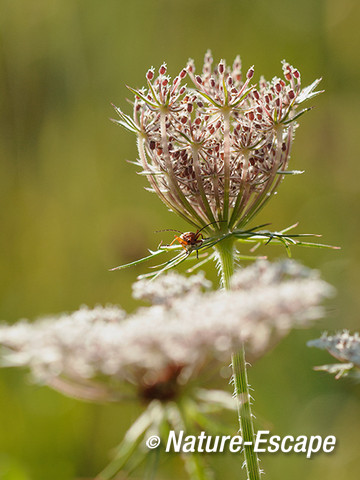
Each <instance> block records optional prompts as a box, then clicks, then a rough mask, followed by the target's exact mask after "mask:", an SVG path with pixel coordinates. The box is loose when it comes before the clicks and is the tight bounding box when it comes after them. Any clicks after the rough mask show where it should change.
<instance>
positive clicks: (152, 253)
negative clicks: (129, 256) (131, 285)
mask: <svg viewBox="0 0 360 480" xmlns="http://www.w3.org/2000/svg"><path fill="white" fill-rule="evenodd" d="M165 251H166V250H156V252H151V250H150V252H151V255H148V256H147V257H144V258H140V260H135V261H134V262H130V263H126V264H125V265H119V266H118V267H114V268H110V269H109V271H110V272H113V271H114V270H123V269H124V268H128V267H133V266H134V265H138V264H139V263H143V262H147V261H148V260H150V259H151V258H154V257H156V256H157V255H160V254H162V253H164V252H165Z"/></svg>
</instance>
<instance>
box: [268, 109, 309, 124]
mask: <svg viewBox="0 0 360 480" xmlns="http://www.w3.org/2000/svg"><path fill="white" fill-rule="evenodd" d="M313 108H314V107H308V108H304V110H301V112H299V113H297V114H296V115H295V116H294V117H292V118H290V120H286V122H283V124H284V125H288V124H289V123H292V122H295V120H297V119H298V118H299V117H301V115H304V113H306V112H308V111H309V110H312V109H313ZM275 111H276V110H275Z"/></svg>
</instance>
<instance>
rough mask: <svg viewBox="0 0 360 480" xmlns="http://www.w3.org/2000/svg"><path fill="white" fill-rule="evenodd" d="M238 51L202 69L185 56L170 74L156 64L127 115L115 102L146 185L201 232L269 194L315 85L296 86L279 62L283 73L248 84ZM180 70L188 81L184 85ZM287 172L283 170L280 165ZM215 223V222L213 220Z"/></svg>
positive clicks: (239, 218) (240, 217)
mask: <svg viewBox="0 0 360 480" xmlns="http://www.w3.org/2000/svg"><path fill="white" fill-rule="evenodd" d="M253 76H254V68H253V67H250V68H249V69H248V71H247V72H246V73H245V74H243V73H242V68H241V62H240V58H239V57H236V59H235V61H234V63H233V65H232V66H228V65H227V64H226V62H225V60H221V61H220V62H219V64H217V65H215V64H214V62H213V58H212V55H211V52H207V53H206V55H205V61H204V65H203V69H202V72H201V73H199V74H197V73H196V72H195V66H194V62H193V61H192V60H190V61H189V62H188V64H187V67H186V68H184V69H182V70H181V72H180V73H179V75H178V76H176V77H175V79H174V80H171V78H170V77H169V76H168V75H167V68H166V65H165V64H163V65H162V66H161V67H160V69H159V71H158V73H157V74H156V73H155V70H154V69H153V68H152V69H150V70H149V71H148V72H147V74H146V81H147V86H146V87H144V88H142V89H140V90H134V89H132V88H130V90H131V91H132V92H133V93H134V95H135V99H134V111H133V116H132V117H130V116H128V115H126V114H124V113H123V112H122V111H121V110H120V109H119V108H117V107H115V109H116V111H117V113H118V114H119V116H120V120H115V121H116V122H117V123H118V124H119V125H121V126H123V127H125V128H127V129H128V130H130V131H132V132H134V133H136V134H137V138H138V150H139V161H138V165H140V166H141V168H142V171H143V172H142V173H143V174H144V175H146V176H147V178H148V180H149V182H150V184H151V189H152V190H153V191H154V192H156V194H157V195H158V196H159V198H160V199H161V200H162V201H163V202H164V203H165V204H166V205H167V206H168V207H169V208H170V209H171V210H172V211H174V212H176V213H178V214H179V215H180V216H181V217H182V218H184V219H185V220H186V221H187V222H189V223H191V224H193V225H196V226H198V227H199V228H200V227H204V226H205V225H207V224H209V223H211V222H212V225H211V226H209V227H207V229H208V231H211V230H215V231H223V232H224V231H233V230H234V229H235V228H241V227H243V226H244V225H246V224H247V222H248V221H249V220H250V219H252V218H253V216H254V215H255V214H256V213H257V212H258V211H259V210H260V209H261V208H262V206H263V205H264V203H265V202H266V201H267V200H268V199H269V198H270V197H271V196H272V195H273V194H274V193H275V190H276V188H277V186H278V185H279V182H280V181H281V179H282V178H283V174H284V173H285V172H286V170H287V167H288V161H289V156H290V149H291V144H292V141H293V138H294V130H295V128H296V120H297V118H298V117H299V116H300V115H302V114H303V113H304V112H305V111H307V110H309V109H305V110H301V111H299V110H298V108H299V106H300V105H301V104H302V103H303V102H304V101H305V100H307V99H310V98H312V97H314V96H315V95H317V94H318V93H320V92H315V91H314V90H315V88H316V86H317V85H318V83H319V81H320V80H315V81H314V82H313V83H312V84H311V85H310V86H308V87H306V88H304V89H302V88H301V82H300V73H299V71H298V70H297V69H296V68H294V67H293V66H291V65H290V64H288V63H287V62H285V61H283V78H282V79H280V78H277V77H275V78H273V79H272V80H271V81H270V82H268V81H266V80H265V79H264V78H261V79H260V81H259V82H258V84H251V81H252V79H253ZM185 77H188V78H189V80H190V82H191V85H190V86H187V85H185V84H184V83H183V82H184V79H185ZM286 173H289V172H286ZM217 222H218V223H217Z"/></svg>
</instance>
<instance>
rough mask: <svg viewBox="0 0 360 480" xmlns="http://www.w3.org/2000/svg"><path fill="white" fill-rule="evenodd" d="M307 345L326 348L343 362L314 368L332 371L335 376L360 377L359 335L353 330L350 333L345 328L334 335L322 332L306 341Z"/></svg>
mask: <svg viewBox="0 0 360 480" xmlns="http://www.w3.org/2000/svg"><path fill="white" fill-rule="evenodd" d="M308 346H309V347H317V348H320V349H322V350H327V351H328V352H329V353H330V354H331V355H332V356H333V357H335V358H336V359H337V360H340V361H341V362H343V363H338V364H331V365H322V366H321V367H315V370H324V371H327V372H329V373H334V374H335V378H336V379H338V378H340V377H342V376H345V375H348V374H349V373H351V374H353V375H354V376H357V377H358V378H360V370H359V369H360V336H359V333H357V332H355V333H354V335H350V333H349V332H348V331H347V330H344V331H343V332H342V333H336V334H335V335H328V334H327V333H324V334H323V335H322V336H321V337H320V338H318V339H316V340H310V341H309V342H308Z"/></svg>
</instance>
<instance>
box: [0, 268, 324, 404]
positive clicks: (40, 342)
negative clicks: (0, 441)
mask: <svg viewBox="0 0 360 480" xmlns="http://www.w3.org/2000/svg"><path fill="white" fill-rule="evenodd" d="M258 277H260V278H261V282H260V283H258V282H257V281H254V278H258ZM174 285H175V286H174ZM176 285H177V286H176ZM189 285H190V286H191V288H188V287H189ZM208 289H209V282H208V281H206V280H205V279H204V277H203V276H202V275H198V276H193V277H192V279H191V280H190V279H188V278H185V277H181V276H180V275H178V274H175V273H173V274H171V275H168V276H164V277H162V278H159V279H158V280H157V281H156V280H155V281H154V282H151V283H149V282H145V281H141V282H139V283H137V284H135V287H134V291H135V295H136V297H137V298H145V299H148V300H151V301H152V302H153V303H154V305H153V306H150V307H142V308H140V309H139V310H138V311H137V312H135V313H134V314H132V315H126V314H125V312H124V311H123V310H121V309H119V308H118V307H106V308H102V307H96V308H95V309H93V310H90V309H88V308H86V307H83V308H81V309H80V310H78V311H77V312H74V313H72V314H63V315H61V316H59V317H55V318H54V317H53V318H46V319H43V320H39V321H38V322H35V323H32V324H31V323H28V322H27V321H21V322H19V323H17V324H15V325H13V326H2V327H0V344H1V345H2V346H3V352H2V357H3V364H4V362H5V364H6V365H12V366H28V367H30V369H31V372H32V374H33V377H34V378H35V380H36V381H40V382H44V383H46V384H48V385H50V386H52V387H54V388H57V389H60V390H61V391H63V392H64V393H67V394H69V395H74V396H78V397H81V398H88V399H92V400H101V399H113V400H114V399H119V398H121V397H122V396H123V395H124V394H126V393H128V391H129V387H131V386H132V388H130V391H132V392H134V389H135V392H136V393H137V395H138V396H139V397H140V398H142V399H143V400H147V401H150V400H153V399H157V400H162V401H164V400H169V399H173V398H174V397H176V396H177V395H178V394H179V392H180V391H181V389H182V388H183V387H184V385H185V384H188V383H189V382H190V381H191V380H193V381H195V380H196V381H197V384H199V383H201V376H200V377H199V374H200V372H201V371H204V370H205V369H209V368H210V367H211V368H212V369H213V367H214V366H217V367H218V368H220V366H221V365H222V364H223V363H224V361H226V362H227V363H228V362H229V360H230V354H231V352H232V351H233V350H234V349H236V348H238V347H239V345H240V344H241V343H242V342H247V345H248V351H249V353H250V358H254V357H258V356H259V355H261V354H263V353H264V352H265V351H266V350H267V349H268V348H270V346H272V345H273V344H274V342H275V341H277V340H278V339H279V338H280V337H282V336H283V335H284V334H286V333H287V332H288V331H289V330H290V329H291V328H293V327H295V326H303V325H306V324H308V322H309V321H311V320H312V319H313V318H316V317H319V316H320V315H321V309H319V303H320V302H321V300H322V299H323V298H324V297H325V296H327V295H329V293H330V287H329V286H328V285H327V284H326V283H325V282H323V281H321V280H320V279H319V278H318V276H317V275H314V274H313V273H312V272H310V271H309V270H307V269H304V268H303V267H299V266H294V264H293V263H292V262H291V261H289V262H285V263H282V264H280V265H271V264H269V263H258V264H255V265H253V266H252V267H249V268H248V269H244V270H242V271H240V272H239V273H238V274H236V275H235V276H234V281H233V289H232V290H230V291H209V290H208ZM204 290H205V291H204ZM212 371H214V370H212Z"/></svg>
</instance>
